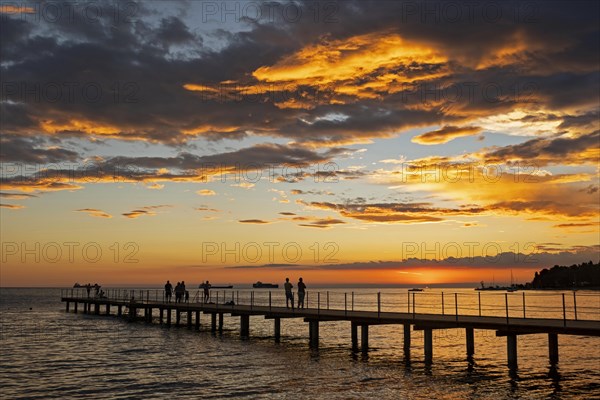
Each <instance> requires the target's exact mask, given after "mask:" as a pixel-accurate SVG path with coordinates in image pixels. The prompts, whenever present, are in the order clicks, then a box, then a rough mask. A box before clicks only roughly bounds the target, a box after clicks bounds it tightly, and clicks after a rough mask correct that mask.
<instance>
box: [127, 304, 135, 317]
mask: <svg viewBox="0 0 600 400" xmlns="http://www.w3.org/2000/svg"><path fill="white" fill-rule="evenodd" d="M135 315H136V309H135V305H133V304H130V305H129V320H130V321H133V320H135Z"/></svg>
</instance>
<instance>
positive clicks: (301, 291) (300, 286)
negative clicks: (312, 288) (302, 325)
mask: <svg viewBox="0 0 600 400" xmlns="http://www.w3.org/2000/svg"><path fill="white" fill-rule="evenodd" d="M305 294H306V285H305V284H304V282H302V278H299V279H298V308H304V295H305Z"/></svg>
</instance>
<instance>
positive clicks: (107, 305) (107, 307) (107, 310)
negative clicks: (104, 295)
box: [106, 303, 110, 315]
mask: <svg viewBox="0 0 600 400" xmlns="http://www.w3.org/2000/svg"><path fill="white" fill-rule="evenodd" d="M106 315H110V303H106Z"/></svg>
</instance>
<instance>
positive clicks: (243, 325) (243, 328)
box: [213, 314, 250, 338]
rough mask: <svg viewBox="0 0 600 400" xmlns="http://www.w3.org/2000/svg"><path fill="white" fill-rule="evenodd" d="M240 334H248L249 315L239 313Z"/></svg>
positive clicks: (243, 335) (245, 335)
mask: <svg viewBox="0 0 600 400" xmlns="http://www.w3.org/2000/svg"><path fill="white" fill-rule="evenodd" d="M213 315H215V314H213ZM240 336H241V337H243V338H247V337H249V336H250V316H249V315H240Z"/></svg>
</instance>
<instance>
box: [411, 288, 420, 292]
mask: <svg viewBox="0 0 600 400" xmlns="http://www.w3.org/2000/svg"><path fill="white" fill-rule="evenodd" d="M408 291H409V292H422V291H423V289H421V288H412V289H408Z"/></svg>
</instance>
